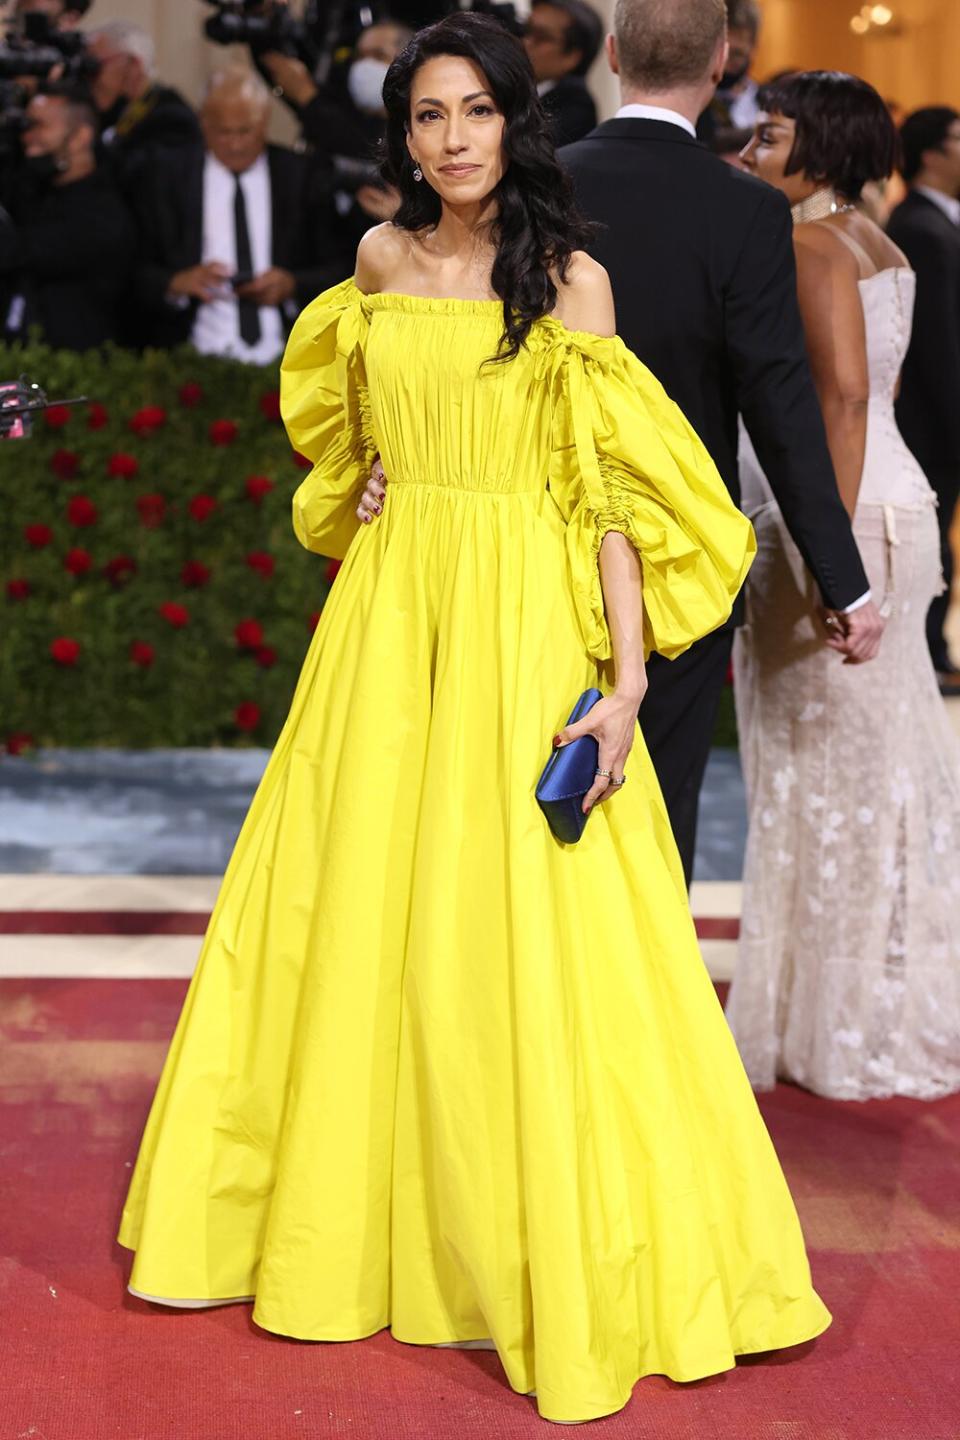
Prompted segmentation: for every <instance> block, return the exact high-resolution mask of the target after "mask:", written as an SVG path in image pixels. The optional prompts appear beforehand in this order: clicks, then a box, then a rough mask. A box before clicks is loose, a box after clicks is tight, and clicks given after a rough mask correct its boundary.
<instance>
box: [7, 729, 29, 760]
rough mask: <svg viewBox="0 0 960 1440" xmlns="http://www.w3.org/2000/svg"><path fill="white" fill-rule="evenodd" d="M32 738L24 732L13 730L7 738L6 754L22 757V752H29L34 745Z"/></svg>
mask: <svg viewBox="0 0 960 1440" xmlns="http://www.w3.org/2000/svg"><path fill="white" fill-rule="evenodd" d="M34 743H35V742H34V738H33V736H32V735H28V734H27V732H26V730H14V732H13V734H12V735H8V736H7V754H8V755H22V754H23V752H24V750H30V749H32V748H33V745H34Z"/></svg>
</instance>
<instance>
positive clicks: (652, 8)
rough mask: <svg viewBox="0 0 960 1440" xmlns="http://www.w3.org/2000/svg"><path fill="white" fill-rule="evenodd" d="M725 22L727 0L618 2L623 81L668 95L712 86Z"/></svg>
mask: <svg viewBox="0 0 960 1440" xmlns="http://www.w3.org/2000/svg"><path fill="white" fill-rule="evenodd" d="M726 23H727V10H726V4H725V3H724V0H617V3H616V8H615V10H614V19H613V32H614V37H615V40H616V68H617V70H618V72H619V74H620V76H621V79H622V81H623V83H624V85H625V86H628V87H630V88H633V89H636V90H641V91H644V92H647V93H649V94H666V93H669V92H671V91H674V90H678V89H684V88H689V89H692V88H694V87H696V86H698V85H702V84H704V83H707V84H709V81H710V78H711V71H712V70H713V69H714V68H715V62H716V59H717V55H718V51H719V50H720V47H721V46H722V43H723V39H724V36H725V34H726Z"/></svg>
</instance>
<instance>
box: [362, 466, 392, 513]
mask: <svg viewBox="0 0 960 1440" xmlns="http://www.w3.org/2000/svg"><path fill="white" fill-rule="evenodd" d="M386 493H387V477H386V475H384V473H383V465H382V464H381V463H380V456H379V455H378V456H377V458H376V460H374V462H373V469H372V470H371V471H370V479H369V480H368V481H367V483H366V485H365V486H364V490H363V494H362V495H361V496H360V503H359V504H358V506H357V519H358V520H360V521H362V522H363V524H364V525H369V524H370V521H371V520H375V519H376V518H377V516H378V515H379V514H380V511H381V510H382V509H383V500H384V496H385V495H386Z"/></svg>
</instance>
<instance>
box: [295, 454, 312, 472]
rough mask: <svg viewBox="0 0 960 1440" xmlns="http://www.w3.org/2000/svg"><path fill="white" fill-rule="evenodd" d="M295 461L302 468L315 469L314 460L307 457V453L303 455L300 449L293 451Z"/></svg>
mask: <svg viewBox="0 0 960 1440" xmlns="http://www.w3.org/2000/svg"><path fill="white" fill-rule="evenodd" d="M293 463H294V465H296V466H297V467H298V468H299V469H300V470H312V469H313V461H312V460H308V459H307V457H306V455H301V454H300V451H299V450H294V452H293Z"/></svg>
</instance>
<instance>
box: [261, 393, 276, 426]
mask: <svg viewBox="0 0 960 1440" xmlns="http://www.w3.org/2000/svg"><path fill="white" fill-rule="evenodd" d="M260 414H261V415H262V416H263V418H264V420H279V419H280V391H279V390H268V391H267V392H266V394H265V395H261V396H260Z"/></svg>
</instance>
